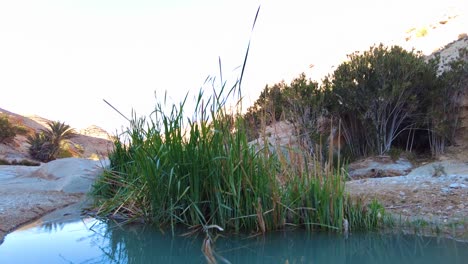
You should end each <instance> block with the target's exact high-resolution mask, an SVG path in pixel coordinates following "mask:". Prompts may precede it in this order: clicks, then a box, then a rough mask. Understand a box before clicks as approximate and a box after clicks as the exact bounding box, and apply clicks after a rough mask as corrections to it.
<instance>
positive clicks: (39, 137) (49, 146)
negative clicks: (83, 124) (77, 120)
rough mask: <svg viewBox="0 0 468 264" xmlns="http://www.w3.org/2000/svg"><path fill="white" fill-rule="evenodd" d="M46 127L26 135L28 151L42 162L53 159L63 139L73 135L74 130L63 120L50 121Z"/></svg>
mask: <svg viewBox="0 0 468 264" xmlns="http://www.w3.org/2000/svg"><path fill="white" fill-rule="evenodd" d="M47 126H48V129H42V130H41V131H40V132H36V133H35V134H34V135H33V136H28V143H29V144H30V145H31V146H30V147H29V153H30V154H31V156H32V157H33V158H35V159H38V160H40V161H43V162H48V161H51V160H54V159H55V158H56V156H57V154H58V153H59V151H60V146H61V143H62V141H63V140H65V139H70V138H72V137H74V136H75V135H76V134H75V131H74V130H73V129H72V128H71V127H70V126H69V125H66V124H65V123H63V122H59V121H51V122H48V123H47Z"/></svg>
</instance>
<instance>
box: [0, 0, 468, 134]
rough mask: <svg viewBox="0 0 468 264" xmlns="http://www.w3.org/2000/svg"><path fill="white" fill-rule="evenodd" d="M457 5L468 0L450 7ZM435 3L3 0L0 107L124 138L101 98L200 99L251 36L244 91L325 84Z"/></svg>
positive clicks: (149, 103) (131, 101) (234, 64)
mask: <svg viewBox="0 0 468 264" xmlns="http://www.w3.org/2000/svg"><path fill="white" fill-rule="evenodd" d="M441 2H442V1H441ZM452 2H453V3H454V4H453V5H455V6H457V5H462V4H461V3H462V2H463V1H443V3H444V5H446V6H450V5H451V4H452ZM437 3H438V2H436V1H434V2H431V1H409V0H393V1H378V0H355V1H338V0H331V1H312V0H307V1H294V0H291V1H284V0H281V1H280V0H277V1H275V0H270V1H255V0H236V1H234V0H232V1H227V0H193V1H189V0H185V1H182V0H166V1H161V0H159V1H158V0H153V1H151V0H131V1H130V0H128V1H123V0H68V1H67V0H14V1H13V0H12V1H6V0H5V1H0V108H4V109H6V110H9V111H13V112H16V113H20V114H38V115H40V116H43V117H46V118H49V119H52V120H61V121H65V122H67V123H68V124H70V125H72V126H73V127H76V128H82V127H85V126H88V125H90V124H96V125H99V126H101V127H103V128H105V129H107V130H108V131H109V132H115V129H119V130H120V127H121V126H126V125H127V123H126V121H125V120H124V119H123V118H121V117H120V116H119V115H118V114H117V113H116V112H114V110H112V109H111V108H110V107H108V106H107V105H106V104H105V103H104V102H103V101H102V99H106V100H108V101H109V102H111V103H112V104H113V105H114V106H116V107H117V108H118V109H119V110H121V111H122V112H123V113H125V114H126V115H128V116H130V113H131V110H132V109H135V110H136V112H137V114H139V115H147V114H149V113H150V112H151V110H152V109H153V106H154V104H155V103H156V101H157V100H161V98H162V96H163V95H164V92H165V91H167V93H168V95H169V97H171V98H172V99H173V100H174V101H176V102H178V101H179V100H180V99H181V98H182V97H183V96H184V95H185V94H186V93H187V92H188V91H191V92H192V93H191V94H192V95H194V94H195V92H197V91H198V89H199V88H200V87H201V86H202V85H203V82H204V80H205V79H206V77H207V76H209V75H211V76H215V75H217V74H218V72H219V70H218V57H221V61H222V65H223V74H224V78H225V79H226V78H229V79H230V80H232V81H234V80H235V78H236V76H238V75H239V73H240V70H239V69H238V67H239V66H240V65H241V64H242V62H243V59H244V54H245V50H246V47H247V44H248V41H249V38H250V37H251V41H252V42H251V49H250V55H249V58H248V62H247V68H246V72H245V75H244V82H243V93H244V95H245V96H246V99H247V101H249V100H255V99H256V98H257V97H258V94H259V92H260V90H262V89H263V88H264V87H265V85H266V84H273V83H276V82H279V81H281V80H282V79H284V80H286V81H287V82H289V81H290V80H291V79H292V78H294V77H296V76H298V75H299V74H300V73H301V72H305V73H306V74H307V75H308V76H310V77H312V78H313V79H316V80H319V79H321V78H322V77H323V76H324V74H326V73H327V72H329V71H330V70H331V69H332V66H333V65H338V64H339V63H340V62H341V61H342V60H343V59H344V58H345V55H346V54H348V53H350V52H353V51H355V50H363V49H367V48H368V47H369V46H370V45H372V44H374V43H378V42H381V41H383V42H387V41H390V40H392V39H395V38H400V39H401V38H402V37H403V35H404V31H405V30H406V29H408V25H415V24H416V25H417V24H421V23H424V21H430V19H431V17H434V16H441V15H442V14H443V12H444V10H443V9H441V8H440V7H438V6H437ZM260 4H261V10H260V14H259V17H258V21H257V25H256V28H255V29H254V31H253V33H252V34H251V26H252V22H253V19H254V16H255V13H256V11H257V8H258V6H259V5H260ZM311 64H313V65H315V66H314V67H313V68H312V69H311V68H310V67H309V65H311ZM155 91H156V94H157V98H155V96H154V94H155ZM190 98H191V97H190Z"/></svg>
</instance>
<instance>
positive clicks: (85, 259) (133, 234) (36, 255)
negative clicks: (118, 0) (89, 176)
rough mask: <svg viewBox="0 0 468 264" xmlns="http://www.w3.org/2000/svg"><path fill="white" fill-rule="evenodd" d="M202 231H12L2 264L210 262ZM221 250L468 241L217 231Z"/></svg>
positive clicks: (102, 227)
mask: <svg viewBox="0 0 468 264" xmlns="http://www.w3.org/2000/svg"><path fill="white" fill-rule="evenodd" d="M203 238H204V237H203V236H198V237H190V238H182V237H172V234H170V233H162V232H161V231H160V230H158V229H154V228H151V227H148V226H140V225H130V226H124V227H122V226H119V225H116V224H113V223H104V222H100V221H97V220H94V219H84V220H82V221H80V222H74V223H67V224H49V225H44V226H42V227H36V228H32V229H28V230H21V231H17V232H14V233H12V234H10V235H8V236H7V237H6V239H5V242H4V244H3V245H1V246H0V263H205V262H206V260H205V258H204V256H203V254H202V252H201V245H202V241H203ZM215 250H216V252H217V253H218V254H219V255H221V256H222V257H223V258H225V259H227V260H228V261H229V262H231V263H290V264H292V263H359V264H362V263H425V264H427V263H444V262H446V263H465V261H466V259H468V243H460V242H456V241H454V240H449V239H440V238H439V239H437V238H427V237H418V236H411V235H384V234H375V233H354V234H350V236H349V237H348V238H345V237H344V236H342V235H339V234H333V233H313V234H306V233H304V232H303V231H300V230H299V231H281V232H274V233H270V234H268V235H267V236H264V237H263V236H259V237H254V238H247V237H246V236H229V238H227V237H218V238H217V240H216V247H215ZM25 252H26V253H27V254H25ZM220 263H221V261H220Z"/></svg>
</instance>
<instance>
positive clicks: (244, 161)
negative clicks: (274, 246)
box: [94, 86, 378, 232]
mask: <svg viewBox="0 0 468 264" xmlns="http://www.w3.org/2000/svg"><path fill="white" fill-rule="evenodd" d="M236 88H237V86H234V87H233V88H231V89H230V90H228V91H226V90H224V86H223V87H221V91H220V92H219V93H213V95H212V96H210V97H208V99H206V98H205V97H204V95H203V94H202V92H200V93H199V96H198V97H197V101H196V102H195V105H196V106H195V110H194V111H193V112H192V113H194V115H193V117H192V118H187V117H186V116H185V114H184V113H185V112H184V109H185V107H186V106H185V103H186V100H184V101H183V102H182V103H180V104H179V105H172V108H170V109H171V110H170V111H169V112H168V113H166V112H165V111H164V110H163V109H167V108H165V105H163V104H157V106H156V109H155V111H154V112H153V113H152V115H151V118H150V119H149V120H146V119H145V118H136V117H134V118H133V119H132V121H131V124H130V126H129V128H128V129H127V131H126V132H125V133H124V135H123V136H122V137H121V138H120V139H117V140H116V141H115V144H114V150H113V151H112V153H111V154H110V156H109V159H110V168H109V169H108V170H106V171H105V172H104V174H103V175H102V177H100V179H99V180H98V181H97V183H96V184H95V188H94V195H95V198H96V205H98V206H97V211H98V214H100V215H105V216H111V217H116V218H123V219H125V220H128V221H132V220H136V219H138V220H144V221H146V222H151V223H154V224H157V225H160V226H162V227H164V226H166V227H167V226H169V227H171V228H172V230H174V228H175V227H176V226H180V225H185V226H187V227H195V226H207V225H218V226H220V227H223V228H224V229H227V230H230V231H234V232H240V231H248V232H266V231H268V230H274V229H279V228H282V227H284V226H285V225H294V226H305V227H306V228H307V229H309V230H313V229H336V230H341V229H342V224H343V220H344V219H349V220H350V224H351V226H359V227H371V226H375V224H374V222H375V223H377V221H378V219H377V216H376V215H372V214H371V212H372V210H368V211H365V210H363V209H362V208H363V207H365V206H364V205H363V204H362V203H361V204H356V203H351V202H350V201H349V199H348V198H347V197H346V196H345V193H344V176H343V169H342V167H341V165H340V164H333V157H332V154H330V157H331V158H330V157H329V158H328V159H326V160H325V161H324V158H319V157H321V155H320V154H319V153H318V152H317V153H315V154H309V152H307V151H304V150H303V149H301V148H300V147H299V146H289V147H288V146H286V147H284V146H283V147H279V146H277V147H275V146H272V145H271V144H270V143H268V141H267V140H263V142H262V143H260V144H252V143H249V142H248V140H247V135H246V132H245V131H246V130H245V127H244V125H245V120H243V118H242V115H239V114H236V113H234V114H228V113H227V112H226V107H225V102H226V98H227V96H233V94H235V92H236V91H235V90H234V89H236ZM224 94H226V95H224ZM262 137H263V139H265V138H266V135H265V133H263V135H262ZM280 179H281V180H280ZM368 212H369V213H368ZM360 221H366V224H363V223H361V222H360ZM372 221H374V222H372Z"/></svg>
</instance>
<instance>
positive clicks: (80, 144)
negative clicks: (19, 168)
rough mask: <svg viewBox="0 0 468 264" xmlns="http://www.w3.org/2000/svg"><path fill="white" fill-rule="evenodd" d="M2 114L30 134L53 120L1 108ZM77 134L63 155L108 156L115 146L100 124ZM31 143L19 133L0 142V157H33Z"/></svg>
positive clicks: (11, 158)
mask: <svg viewBox="0 0 468 264" xmlns="http://www.w3.org/2000/svg"><path fill="white" fill-rule="evenodd" d="M0 115H7V116H8V120H9V121H10V123H12V124H14V125H18V126H23V127H25V128H26V129H27V130H28V133H29V134H33V133H34V132H36V131H39V130H41V129H46V126H47V122H50V121H52V120H49V119H46V118H44V117H40V116H37V115H33V116H22V115H19V114H16V113H13V112H10V111H8V110H5V109H2V108H0ZM75 132H76V133H77V135H76V136H75V137H73V138H72V139H70V140H66V143H65V144H64V149H65V151H64V153H63V154H62V155H63V157H80V158H87V159H99V158H101V157H107V155H108V154H109V151H110V150H111V149H112V148H113V142H112V140H111V136H110V134H109V133H108V132H107V131H105V130H104V129H102V128H100V127H98V126H95V125H93V126H90V127H87V128H85V129H81V130H77V129H75ZM28 148H29V144H28V143H27V136H23V135H17V136H16V137H15V139H14V140H13V142H10V143H6V144H0V159H4V160H8V161H13V160H17V161H19V160H23V159H31V157H30V156H29V153H28Z"/></svg>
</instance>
